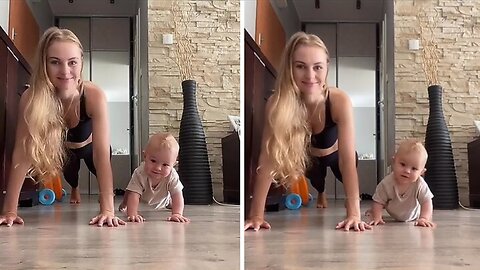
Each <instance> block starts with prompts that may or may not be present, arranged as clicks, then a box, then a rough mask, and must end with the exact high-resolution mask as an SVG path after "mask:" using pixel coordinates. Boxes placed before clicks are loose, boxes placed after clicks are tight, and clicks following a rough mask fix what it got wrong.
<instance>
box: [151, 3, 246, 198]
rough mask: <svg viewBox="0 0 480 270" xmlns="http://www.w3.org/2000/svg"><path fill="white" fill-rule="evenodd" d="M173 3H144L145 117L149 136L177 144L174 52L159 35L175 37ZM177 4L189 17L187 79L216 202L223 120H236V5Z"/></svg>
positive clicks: (177, 76) (177, 77)
mask: <svg viewBox="0 0 480 270" xmlns="http://www.w3.org/2000/svg"><path fill="white" fill-rule="evenodd" d="M172 3H173V1H170V0H169V1H165V0H150V1H149V3H148V43H149V45H148V49H149V60H148V61H149V77H150V78H149V80H150V82H149V88H150V90H149V95H150V98H149V117H150V134H152V133H155V132H158V131H166V132H171V133H172V134H174V136H175V137H176V138H178V133H179V127H180V119H181V117H182V107H183V96H182V89H181V81H182V79H181V76H180V71H179V68H178V67H177V66H176V64H175V46H174V45H163V43H162V40H163V37H162V35H163V34H173V33H174V24H173V17H172V16H173V15H172V11H171V9H172ZM177 3H178V5H179V7H180V9H181V10H182V12H183V14H186V15H187V16H189V17H188V24H187V27H186V28H187V29H186V31H187V32H186V33H187V37H188V39H189V40H190V42H191V43H192V45H193V48H194V51H193V52H194V55H193V57H192V75H193V78H190V79H194V80H196V81H197V83H198V86H197V102H198V110H199V114H200V118H201V119H202V123H203V127H204V130H205V136H206V140H207V147H208V153H209V159H210V166H211V171H212V180H213V183H214V185H213V188H214V195H215V197H216V198H217V199H218V198H220V199H221V198H222V191H223V189H222V182H223V180H222V179H223V175H222V145H221V138H222V137H225V136H226V135H228V134H229V132H230V131H231V130H232V129H231V127H230V123H229V121H228V118H227V115H240V3H239V1H235V0H213V1H205V0H197V1H184V0H182V1H178V2H177ZM177 30H178V29H177ZM184 30H185V29H182V31H183V32H184V33H185V31H184ZM174 42H176V39H175V38H174Z"/></svg>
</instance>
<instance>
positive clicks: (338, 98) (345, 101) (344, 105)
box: [328, 87, 352, 121]
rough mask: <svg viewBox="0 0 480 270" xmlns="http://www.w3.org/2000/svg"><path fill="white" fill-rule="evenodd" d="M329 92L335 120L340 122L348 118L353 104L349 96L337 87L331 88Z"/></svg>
mask: <svg viewBox="0 0 480 270" xmlns="http://www.w3.org/2000/svg"><path fill="white" fill-rule="evenodd" d="M328 90H329V97H328V99H329V102H330V108H331V111H332V114H333V117H334V120H337V121H338V120H339V119H340V118H344V117H346V116H347V114H348V113H347V112H349V111H351V110H352V102H351V100H350V97H349V96H348V94H347V93H346V92H345V91H343V90H341V89H339V88H335V87H331V88H329V89H328Z"/></svg>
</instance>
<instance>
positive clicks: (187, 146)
mask: <svg viewBox="0 0 480 270" xmlns="http://www.w3.org/2000/svg"><path fill="white" fill-rule="evenodd" d="M182 90H183V112H182V120H181V121H180V134H179V144H180V151H179V154H178V163H179V164H178V174H179V176H180V181H182V183H183V185H184V189H183V195H184V200H185V204H198V205H205V204H210V203H212V198H213V191H212V174H211V171H210V162H209V159H208V152H207V143H206V140H205V132H204V130H203V125H202V121H201V120H200V116H199V114H198V109H197V99H196V82H195V81H193V80H186V81H183V82H182Z"/></svg>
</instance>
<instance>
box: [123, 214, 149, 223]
mask: <svg viewBox="0 0 480 270" xmlns="http://www.w3.org/2000/svg"><path fill="white" fill-rule="evenodd" d="M127 219H128V221H130V222H138V223H143V222H145V221H147V220H146V219H145V218H143V217H142V216H141V215H139V214H134V215H129V216H128V218H127Z"/></svg>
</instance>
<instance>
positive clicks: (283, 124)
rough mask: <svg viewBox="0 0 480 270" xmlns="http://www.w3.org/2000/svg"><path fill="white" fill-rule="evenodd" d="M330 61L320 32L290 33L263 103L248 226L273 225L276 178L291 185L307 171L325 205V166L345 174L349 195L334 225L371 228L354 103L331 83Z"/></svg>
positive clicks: (346, 191) (344, 179)
mask: <svg viewBox="0 0 480 270" xmlns="http://www.w3.org/2000/svg"><path fill="white" fill-rule="evenodd" d="M328 63H329V56H328V50H327V48H326V47H325V44H324V43H323V42H322V40H320V38H318V37H317V36H315V35H309V34H306V33H304V32H298V33H296V34H294V35H293V36H292V37H291V38H290V40H289V42H288V44H287V46H286V48H285V50H284V54H283V59H282V65H281V68H280V71H279V74H278V78H277V81H276V91H275V93H274V94H273V95H272V96H271V97H270V99H269V100H268V102H267V104H266V108H265V110H266V118H265V129H264V131H263V137H262V140H263V142H262V149H261V152H260V157H259V167H258V169H257V178H256V181H255V186H254V192H253V199H252V205H251V209H250V214H249V218H248V219H247V220H246V222H245V227H244V229H245V230H247V229H249V228H253V229H254V230H255V231H257V230H259V229H260V228H266V229H269V228H270V224H269V223H268V222H266V221H265V220H264V208H265V200H266V197H267V193H268V190H269V187H270V185H271V183H272V180H273V181H275V182H276V183H277V184H280V185H285V186H288V185H290V184H291V183H293V182H294V181H296V179H298V178H299V177H300V176H302V175H307V177H309V178H310V180H311V182H312V184H313V186H314V187H315V188H316V189H317V190H318V191H319V196H320V200H319V205H318V206H320V207H322V197H321V195H322V194H323V188H324V182H325V175H326V167H327V166H329V167H331V169H332V171H334V173H335V174H337V178H339V179H340V180H342V179H343V183H344V187H345V193H346V196H347V198H346V202H345V205H346V208H347V217H346V218H345V219H344V220H343V221H341V222H339V223H338V224H337V226H336V228H337V229H340V228H343V229H344V230H346V231H348V230H350V228H352V229H354V230H355V231H364V230H365V229H371V226H369V225H368V224H366V223H365V222H363V221H362V220H361V216H360V199H359V185H358V175H357V170H356V162H357V158H356V153H355V138H354V123H353V109H352V104H351V101H350V99H349V97H348V96H347V94H345V93H344V92H343V91H341V90H340V89H337V88H333V87H328V85H327V81H326V80H327V71H328ZM310 156H311V157H312V158H311V157H310ZM311 161H313V162H311ZM307 167H310V169H309V170H308V171H307Z"/></svg>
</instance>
